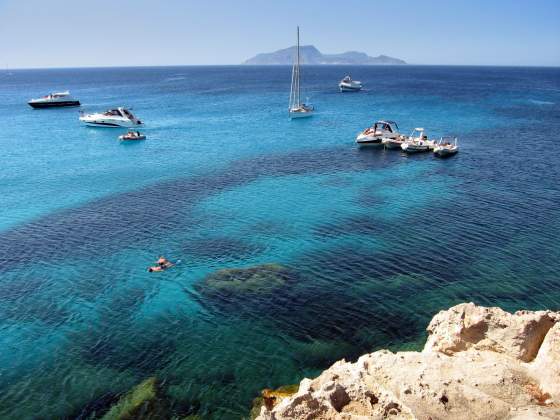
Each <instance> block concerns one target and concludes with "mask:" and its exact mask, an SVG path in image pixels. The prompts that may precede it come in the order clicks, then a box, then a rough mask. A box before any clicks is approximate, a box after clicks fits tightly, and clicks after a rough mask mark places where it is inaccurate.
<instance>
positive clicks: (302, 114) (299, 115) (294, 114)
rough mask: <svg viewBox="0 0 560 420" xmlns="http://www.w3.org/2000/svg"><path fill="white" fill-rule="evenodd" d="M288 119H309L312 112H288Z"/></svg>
mask: <svg viewBox="0 0 560 420" xmlns="http://www.w3.org/2000/svg"><path fill="white" fill-rule="evenodd" d="M289 114H290V119H291V120H293V119H295V118H309V117H312V116H313V111H305V112H301V111H299V112H292V111H289Z"/></svg>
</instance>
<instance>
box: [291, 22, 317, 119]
mask: <svg viewBox="0 0 560 420" xmlns="http://www.w3.org/2000/svg"><path fill="white" fill-rule="evenodd" d="M313 111H314V109H313V107H312V106H311V105H307V104H304V103H303V102H301V88H300V55H299V26H298V27H297V55H296V62H295V63H294V66H293V67H292V87H291V89H290V104H289V106H288V115H289V117H290V119H294V118H305V117H311V116H312V115H313Z"/></svg>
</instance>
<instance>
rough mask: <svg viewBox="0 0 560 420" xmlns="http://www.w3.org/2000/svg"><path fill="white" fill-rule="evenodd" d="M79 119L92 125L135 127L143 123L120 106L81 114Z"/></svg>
mask: <svg viewBox="0 0 560 420" xmlns="http://www.w3.org/2000/svg"><path fill="white" fill-rule="evenodd" d="M80 121H82V122H84V123H86V124H87V125H90V126H94V127H136V126H138V125H141V124H143V123H142V121H140V120H139V119H138V118H136V117H135V116H134V114H132V112H130V111H129V110H128V109H126V108H122V107H119V108H114V109H110V110H108V111H105V112H98V113H94V114H82V115H81V116H80Z"/></svg>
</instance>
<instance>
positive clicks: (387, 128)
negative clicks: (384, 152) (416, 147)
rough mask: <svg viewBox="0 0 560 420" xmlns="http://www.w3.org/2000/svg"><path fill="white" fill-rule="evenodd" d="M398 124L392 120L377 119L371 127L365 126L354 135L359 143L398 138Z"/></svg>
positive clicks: (374, 142)
mask: <svg viewBox="0 0 560 420" xmlns="http://www.w3.org/2000/svg"><path fill="white" fill-rule="evenodd" d="M399 136H400V135H399V126H398V125H397V123H396V122H394V121H377V122H376V123H375V124H373V125H372V126H371V127H368V128H366V129H365V130H364V131H362V132H361V133H359V134H358V136H357V137H356V143H358V144H359V145H361V146H362V145H367V144H381V140H382V139H383V138H391V139H394V138H398V137H399Z"/></svg>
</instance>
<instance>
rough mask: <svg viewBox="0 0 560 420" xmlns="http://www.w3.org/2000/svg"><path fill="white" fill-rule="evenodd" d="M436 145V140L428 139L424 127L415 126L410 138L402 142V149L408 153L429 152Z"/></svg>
mask: <svg viewBox="0 0 560 420" xmlns="http://www.w3.org/2000/svg"><path fill="white" fill-rule="evenodd" d="M434 145H435V141H434V140H428V136H427V135H426V134H424V129H423V128H415V129H414V130H412V133H411V134H410V136H409V137H408V139H406V140H405V141H404V142H403V144H401V149H402V150H403V151H405V152H406V153H417V152H427V151H429V150H430V149H433V148H434Z"/></svg>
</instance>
